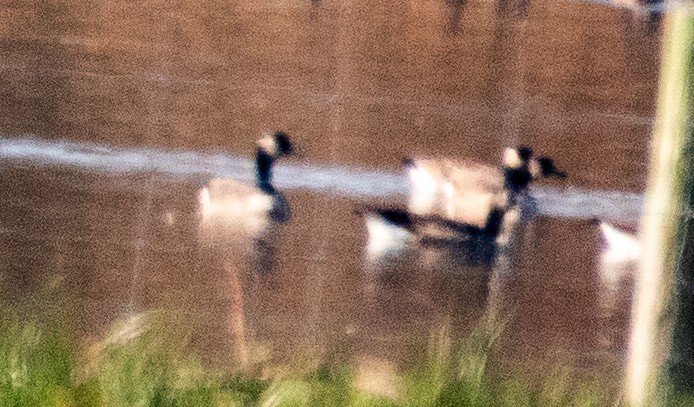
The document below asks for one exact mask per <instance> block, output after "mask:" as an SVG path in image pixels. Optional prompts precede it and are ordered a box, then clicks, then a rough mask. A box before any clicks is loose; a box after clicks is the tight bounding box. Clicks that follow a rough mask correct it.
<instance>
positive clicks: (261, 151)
mask: <svg viewBox="0 0 694 407" xmlns="http://www.w3.org/2000/svg"><path fill="white" fill-rule="evenodd" d="M293 152H294V145H293V144H292V142H291V140H290V139H289V135H287V133H285V132H283V131H276V132H274V133H263V135H262V137H261V138H260V140H258V142H257V144H256V150H255V178H256V180H255V184H254V185H249V184H245V183H242V182H239V181H236V180H230V179H221V178H216V179H212V180H210V181H208V182H207V183H206V185H204V186H203V187H202V188H201V189H200V191H199V196H198V201H199V206H200V213H201V218H202V219H201V223H202V225H203V226H212V225H217V226H227V227H229V228H230V229H233V232H234V233H235V234H237V235H240V236H243V235H250V236H255V237H258V236H261V235H262V233H263V231H265V230H266V229H267V228H268V227H270V226H271V225H273V224H282V223H286V222H288V221H289V220H290V218H291V209H290V207H289V203H288V201H287V199H286V198H285V197H284V195H283V194H282V193H281V192H279V191H278V190H277V189H275V187H274V185H273V184H272V168H273V165H274V164H275V161H276V160H277V159H279V158H282V157H286V156H289V155H292V154H293Z"/></svg>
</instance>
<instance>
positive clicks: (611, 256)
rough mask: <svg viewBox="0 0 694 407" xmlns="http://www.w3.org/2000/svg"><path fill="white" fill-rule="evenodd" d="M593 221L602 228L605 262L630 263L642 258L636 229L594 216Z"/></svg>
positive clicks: (603, 257)
mask: <svg viewBox="0 0 694 407" xmlns="http://www.w3.org/2000/svg"><path fill="white" fill-rule="evenodd" d="M591 223H592V224H594V225H597V226H598V227H599V228H600V236H601V240H602V244H603V250H602V261H603V262H605V263H611V264H617V263H629V262H634V261H637V260H639V259H640V258H641V242H640V241H639V238H638V236H637V233H636V230H634V229H632V228H627V227H626V226H622V225H619V226H617V225H615V224H611V223H609V222H607V221H604V220H601V219H598V218H593V219H591Z"/></svg>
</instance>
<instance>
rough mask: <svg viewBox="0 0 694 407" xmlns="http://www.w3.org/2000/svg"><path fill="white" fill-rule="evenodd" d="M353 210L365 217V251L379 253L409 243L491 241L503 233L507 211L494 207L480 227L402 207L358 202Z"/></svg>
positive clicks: (382, 253)
mask: <svg viewBox="0 0 694 407" xmlns="http://www.w3.org/2000/svg"><path fill="white" fill-rule="evenodd" d="M355 213H356V214H358V215H361V216H363V217H364V221H365V223H366V229H367V234H368V244H367V253H368V254H369V256H370V257H379V256H383V255H387V254H392V253H395V252H397V251H399V250H401V249H403V248H405V247H407V246H409V245H412V244H420V245H423V246H438V245H445V246H452V245H461V244H462V245H470V246H475V245H479V244H486V245H490V244H492V245H493V244H494V241H495V239H496V238H497V237H498V236H500V235H501V234H502V233H501V232H502V228H503V227H504V217H505V215H506V213H505V212H504V211H502V210H501V209H499V208H495V209H494V210H492V211H491V213H490V214H489V218H488V219H487V222H486V223H485V225H484V226H483V227H476V226H472V225H467V224H463V223H458V222H455V221H451V220H449V219H446V218H444V217H441V216H438V215H419V214H415V213H412V212H409V211H408V210H407V209H405V208H397V207H378V206H372V205H361V206H358V207H357V208H355Z"/></svg>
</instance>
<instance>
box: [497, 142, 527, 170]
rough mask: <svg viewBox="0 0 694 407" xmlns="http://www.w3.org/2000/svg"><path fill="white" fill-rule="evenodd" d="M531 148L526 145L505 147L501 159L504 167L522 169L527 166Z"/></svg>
mask: <svg viewBox="0 0 694 407" xmlns="http://www.w3.org/2000/svg"><path fill="white" fill-rule="evenodd" d="M532 156H533V149H532V148H530V147H527V146H517V147H507V148H506V149H505V150H504V154H503V157H502V159H501V163H502V164H501V166H502V167H503V168H504V169H515V170H522V169H524V168H526V167H527V166H528V162H529V161H530V159H531V158H532Z"/></svg>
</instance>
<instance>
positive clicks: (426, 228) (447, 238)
mask: <svg viewBox="0 0 694 407" xmlns="http://www.w3.org/2000/svg"><path fill="white" fill-rule="evenodd" d="M403 166H404V170H405V173H406V175H407V179H408V181H409V187H410V192H409V199H408V202H407V205H406V206H403V207H382V206H376V205H371V206H363V207H360V208H358V210H357V213H359V214H361V215H362V216H364V219H365V222H366V228H367V231H368V234H369V241H368V245H367V252H368V253H369V255H370V256H372V257H373V256H379V255H382V254H386V253H388V252H389V251H392V250H393V249H396V248H400V247H403V246H404V245H407V244H412V243H416V244H420V245H430V244H432V243H435V244H449V245H457V246H461V245H463V246H467V249H470V247H469V246H470V245H481V244H487V245H495V246H499V247H506V246H508V244H509V243H510V241H511V238H512V237H513V236H514V233H515V231H516V228H517V226H518V224H519V222H520V220H521V219H523V218H524V217H527V216H530V215H531V212H533V211H534V203H533V200H532V199H530V197H529V195H528V193H527V191H528V187H529V186H530V184H531V183H532V182H533V181H536V180H539V179H541V178H546V177H557V178H560V179H563V178H566V173H565V172H564V171H562V170H560V169H559V168H557V167H556V165H555V164H554V161H553V160H552V159H551V158H549V157H546V156H539V157H536V156H535V155H534V152H533V150H532V149H531V148H529V147H526V146H519V147H509V148H506V149H505V150H504V152H503V154H502V160H501V166H499V167H495V166H491V165H485V164H481V163H477V162H473V161H465V160H453V159H449V158H420V159H415V158H411V157H407V158H405V159H403Z"/></svg>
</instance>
